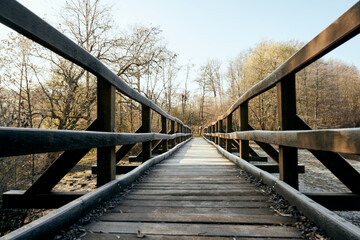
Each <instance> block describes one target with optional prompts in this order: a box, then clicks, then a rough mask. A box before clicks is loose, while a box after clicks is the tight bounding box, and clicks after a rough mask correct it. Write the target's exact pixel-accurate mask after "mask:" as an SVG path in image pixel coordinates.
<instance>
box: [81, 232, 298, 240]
mask: <svg viewBox="0 0 360 240" xmlns="http://www.w3.org/2000/svg"><path fill="white" fill-rule="evenodd" d="M84 235H85V236H83V237H82V238H81V239H83V240H109V239H114V240H116V239H125V240H139V237H137V234H135V233H133V234H119V233H114V234H112V233H90V232H87V233H84ZM145 237H146V239H149V240H230V239H231V240H234V237H213V236H206V237H201V236H178V235H174V236H168V235H155V234H152V235H146V236H145ZM261 239H263V238H248V237H246V238H244V237H242V238H241V240H261ZM266 239H269V238H266ZM291 239H292V240H301V238H291ZM271 240H284V238H271Z"/></svg>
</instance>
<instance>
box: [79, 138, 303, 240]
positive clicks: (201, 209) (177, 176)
mask: <svg viewBox="0 0 360 240" xmlns="http://www.w3.org/2000/svg"><path fill="white" fill-rule="evenodd" d="M267 201H268V196H267V195H266V194H265V193H263V192H262V191H261V190H260V189H259V188H257V187H256V186H254V185H253V184H251V183H250V182H248V180H245V179H242V178H241V177H240V176H239V169H238V167H237V166H235V165H234V164H233V163H232V162H230V161H228V160H227V159H225V158H223V157H222V156H221V155H220V154H219V153H218V152H217V151H216V149H215V148H214V147H213V146H211V145H210V144H208V143H207V142H206V141H205V140H203V139H201V138H195V139H192V140H191V141H190V142H189V143H187V144H186V145H185V146H184V147H182V148H181V149H180V150H179V151H178V152H177V153H175V154H174V155H172V156H171V157H170V158H169V159H167V160H165V161H163V162H162V163H161V164H158V165H157V166H156V167H154V168H153V169H152V170H151V171H150V173H149V174H148V176H146V177H144V178H143V180H142V181H141V182H140V183H138V184H136V185H135V186H134V188H133V189H132V190H131V191H129V192H128V193H127V194H125V195H124V196H123V200H122V201H121V203H120V204H119V205H118V206H115V207H114V208H113V210H112V211H110V212H108V213H107V214H105V215H104V216H102V217H100V218H99V219H98V221H97V222H93V223H90V224H88V225H86V226H85V229H86V231H87V234H86V235H85V236H84V237H83V238H82V239H87V240H89V239H138V237H142V236H143V235H145V237H146V239H196V240H197V239H255V238H256V239H262V238H264V239H268V238H270V239H280V238H282V239H284V238H285V239H300V238H301V233H300V232H299V231H298V230H297V229H296V228H295V227H293V226H292V224H293V223H294V219H292V218H290V217H285V216H279V215H277V214H276V213H275V212H274V211H273V210H272V209H271V208H270V206H269V203H268V202H267Z"/></svg>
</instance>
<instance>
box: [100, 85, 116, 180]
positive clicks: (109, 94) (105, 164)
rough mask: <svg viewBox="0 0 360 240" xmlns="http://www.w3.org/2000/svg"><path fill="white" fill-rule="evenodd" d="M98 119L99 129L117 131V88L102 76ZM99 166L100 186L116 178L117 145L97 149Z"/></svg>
mask: <svg viewBox="0 0 360 240" xmlns="http://www.w3.org/2000/svg"><path fill="white" fill-rule="evenodd" d="M97 121H98V123H97V124H98V125H97V126H98V130H99V131H104V132H114V131H115V88H114V86H112V85H111V84H110V83H108V82H107V81H105V80H103V79H102V78H98V79H97ZM97 166H98V168H97V186H98V187H100V186H102V185H104V184H106V183H108V182H110V181H112V180H114V179H115V176H116V155H115V146H112V147H102V148H98V149H97Z"/></svg>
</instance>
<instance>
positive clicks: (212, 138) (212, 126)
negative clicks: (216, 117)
mask: <svg viewBox="0 0 360 240" xmlns="http://www.w3.org/2000/svg"><path fill="white" fill-rule="evenodd" d="M211 133H215V125H211ZM211 140H212V141H213V142H215V137H214V136H213V137H211Z"/></svg>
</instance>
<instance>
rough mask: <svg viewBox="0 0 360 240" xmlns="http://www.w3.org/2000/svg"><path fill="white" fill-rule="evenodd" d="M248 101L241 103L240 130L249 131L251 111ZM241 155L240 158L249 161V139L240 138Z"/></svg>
mask: <svg viewBox="0 0 360 240" xmlns="http://www.w3.org/2000/svg"><path fill="white" fill-rule="evenodd" d="M248 109H249V107H248V102H244V103H242V104H241V105H240V111H239V112H240V118H239V119H240V120H239V124H240V131H247V130H249V129H248V125H249V111H248ZM239 146H240V147H239V156H240V158H242V159H244V160H246V161H248V160H249V141H248V140H240V142H239Z"/></svg>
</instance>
